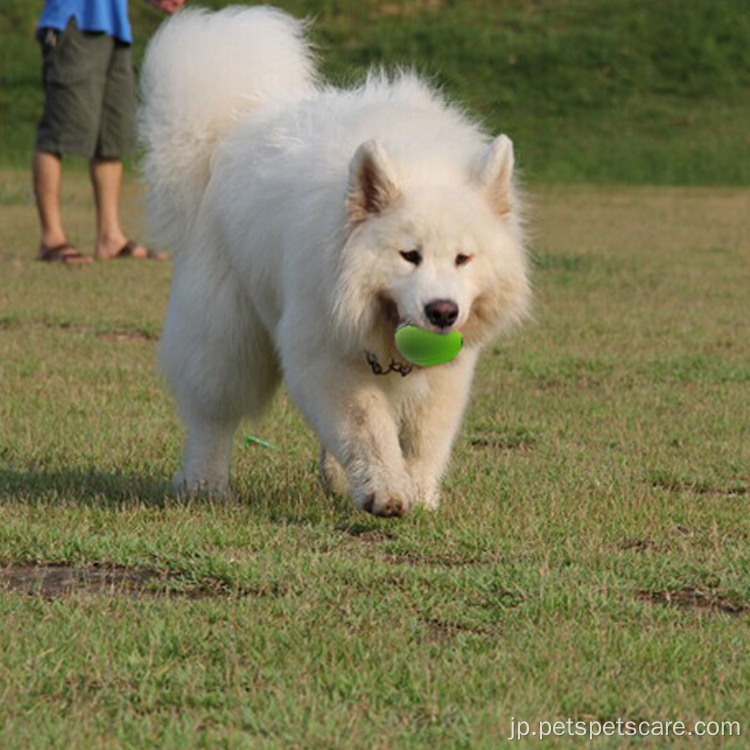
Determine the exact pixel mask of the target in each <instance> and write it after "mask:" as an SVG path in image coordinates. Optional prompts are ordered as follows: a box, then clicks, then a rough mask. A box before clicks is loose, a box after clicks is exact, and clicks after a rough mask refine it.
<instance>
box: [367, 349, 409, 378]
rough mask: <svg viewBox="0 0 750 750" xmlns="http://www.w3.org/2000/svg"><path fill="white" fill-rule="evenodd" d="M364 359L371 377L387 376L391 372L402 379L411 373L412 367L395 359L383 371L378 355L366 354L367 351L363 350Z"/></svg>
mask: <svg viewBox="0 0 750 750" xmlns="http://www.w3.org/2000/svg"><path fill="white" fill-rule="evenodd" d="M365 357H366V358H367V364H368V365H370V369H371V370H372V372H373V375H388V374H389V373H391V372H397V373H398V374H399V375H401V377H402V378H404V377H406V376H407V375H408V374H409V373H410V372H411V371H412V366H411V365H410V364H406V363H405V362H397V361H396V360H395V359H392V360H391V363H390V364H389V365H388V368H387V369H385V368H384V367H383V365H381V364H380V360H379V359H378V355H377V354H373V352H368V351H367V349H365Z"/></svg>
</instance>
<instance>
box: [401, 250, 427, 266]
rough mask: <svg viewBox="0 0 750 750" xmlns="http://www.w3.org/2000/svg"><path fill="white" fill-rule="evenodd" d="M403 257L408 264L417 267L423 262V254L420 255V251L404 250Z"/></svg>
mask: <svg viewBox="0 0 750 750" xmlns="http://www.w3.org/2000/svg"><path fill="white" fill-rule="evenodd" d="M401 257H402V258H403V259H404V260H405V261H407V262H408V263H413V264H414V265H415V266H418V265H419V264H420V263H421V262H422V253H420V252H419V250H408V251H406V250H403V251H402V252H401Z"/></svg>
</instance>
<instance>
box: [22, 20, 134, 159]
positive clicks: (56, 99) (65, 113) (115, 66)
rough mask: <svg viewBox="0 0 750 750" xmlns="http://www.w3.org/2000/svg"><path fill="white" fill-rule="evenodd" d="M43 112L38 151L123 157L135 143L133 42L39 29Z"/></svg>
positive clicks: (73, 30) (71, 26) (96, 34)
mask: <svg viewBox="0 0 750 750" xmlns="http://www.w3.org/2000/svg"><path fill="white" fill-rule="evenodd" d="M37 38H38V41H39V43H40V45H41V48H42V58H43V62H42V80H43V86H44V94H45V100H44V111H43V114H42V119H41V120H40V122H39V126H38V129H37V139H36V150H37V151H47V152H49V153H53V154H59V155H62V154H76V155H78V156H85V157H87V158H89V159H91V158H99V159H122V158H123V157H125V156H128V155H129V154H131V153H132V152H133V151H134V149H135V145H136V135H135V107H136V98H135V76H134V73H133V62H132V54H131V48H130V45H129V44H125V43H124V42H120V41H119V40H117V39H115V38H114V37H112V36H110V35H109V34H104V33H99V32H84V31H79V30H78V28H77V27H76V24H75V21H74V20H71V22H70V23H69V24H68V27H67V28H66V29H65V31H57V30H55V29H39V30H38V32H37Z"/></svg>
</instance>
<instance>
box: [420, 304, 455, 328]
mask: <svg viewBox="0 0 750 750" xmlns="http://www.w3.org/2000/svg"><path fill="white" fill-rule="evenodd" d="M424 314H425V315H426V316H427V320H429V321H430V323H432V324H433V325H435V326H439V327H440V328H448V327H449V326H452V325H453V324H454V323H455V322H456V318H457V317H458V305H457V304H456V303H455V302H454V301H453V300H450V299H436V300H433V301H432V302H428V303H427V304H426V305H425V306H424Z"/></svg>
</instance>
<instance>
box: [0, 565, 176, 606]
mask: <svg viewBox="0 0 750 750" xmlns="http://www.w3.org/2000/svg"><path fill="white" fill-rule="evenodd" d="M171 578H174V574H170V573H166V572H164V571H159V570H155V569H152V568H145V567H132V568H130V567H124V566H118V565H65V564H50V565H34V564H23V565H8V566H6V567H4V568H2V569H0V588H2V589H5V590H6V591H17V592H20V593H25V594H30V595H33V596H40V597H41V598H43V599H58V598H60V597H67V596H73V595H74V594H78V593H85V594H105V595H109V596H124V597H128V598H132V599H140V598H145V597H153V596H159V595H163V594H164V591H163V585H164V584H166V583H167V581H169V580H170V579H171ZM158 584H162V590H161V591H160V590H159V587H158Z"/></svg>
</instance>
